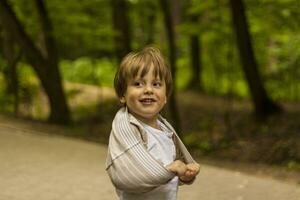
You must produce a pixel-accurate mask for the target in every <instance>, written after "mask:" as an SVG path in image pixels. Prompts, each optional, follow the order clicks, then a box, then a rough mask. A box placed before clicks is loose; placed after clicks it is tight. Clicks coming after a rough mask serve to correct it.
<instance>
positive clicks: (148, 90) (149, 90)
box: [145, 85, 153, 94]
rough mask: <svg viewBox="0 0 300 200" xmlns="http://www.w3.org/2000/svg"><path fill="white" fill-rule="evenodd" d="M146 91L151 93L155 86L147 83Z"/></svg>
mask: <svg viewBox="0 0 300 200" xmlns="http://www.w3.org/2000/svg"><path fill="white" fill-rule="evenodd" d="M145 93H146V94H149V93H153V88H152V86H151V85H146V87H145Z"/></svg>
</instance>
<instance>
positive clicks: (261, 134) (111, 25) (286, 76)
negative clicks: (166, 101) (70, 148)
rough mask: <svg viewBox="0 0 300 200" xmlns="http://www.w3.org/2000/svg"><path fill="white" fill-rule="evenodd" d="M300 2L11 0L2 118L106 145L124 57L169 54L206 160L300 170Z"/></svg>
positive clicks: (180, 121) (183, 127) (174, 112)
mask: <svg viewBox="0 0 300 200" xmlns="http://www.w3.org/2000/svg"><path fill="white" fill-rule="evenodd" d="M299 9H300V3H299V1H297V0H272V1H271V0H244V1H242V0H238V1H234V0H212V1H200V0H187V1H180V0H82V1H75V0H68V1H58V0H52V1H50V0H48V1H46V0H44V1H43V0H5V1H1V2H0V46H1V48H0V112H1V113H2V114H3V115H6V116H14V117H16V118H21V119H27V120H31V121H37V123H54V124H60V125H63V126H65V127H66V128H67V129H71V130H72V132H73V135H71V136H72V137H80V138H84V139H89V140H92V141H96V142H101V143H107V140H108V135H109V131H110V125H111V120H112V119H113V116H114V114H115V112H116V110H117V109H118V108H119V106H120V105H119V104H118V100H117V99H116V98H115V96H114V92H113V78H114V73H115V71H116V69H117V68H118V65H119V62H120V60H121V58H122V57H123V56H124V55H126V54H127V53H128V52H130V51H135V50H140V49H142V48H143V47H145V46H147V45H153V46H156V47H158V48H160V49H161V51H162V52H163V54H164V55H165V57H166V59H167V60H168V62H169V64H170V67H171V69H172V71H173V75H174V78H175V84H176V90H175V93H174V96H172V97H171V100H170V102H171V104H172V105H175V107H172V106H170V107H169V108H168V109H166V111H164V113H165V115H166V116H168V117H169V118H170V121H172V123H173V124H174V126H175V127H176V129H177V130H178V132H179V133H180V135H181V137H183V139H184V141H185V142H186V144H187V145H188V146H189V147H190V148H192V149H193V151H194V153H195V154H196V155H199V156H204V157H205V156H208V157H213V158H218V159H227V160H238V161H244V162H263V163H268V164H276V165H283V166H285V167H287V168H291V169H296V170H299V168H300V139H299V138H300V137H299V136H300V135H299V134H300V123H299V122H300V121H299V120H300V104H299V101H300V81H299V80H300V79H299V77H300V70H299V64H300V50H299V46H300V34H299V33H300V28H299V27H300V26H299V21H300V13H299Z"/></svg>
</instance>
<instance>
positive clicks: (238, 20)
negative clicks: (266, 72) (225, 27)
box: [230, 0, 281, 116]
mask: <svg viewBox="0 0 300 200" xmlns="http://www.w3.org/2000/svg"><path fill="white" fill-rule="evenodd" d="M230 7H231V14H232V21H233V28H234V30H235V34H236V39H237V44H238V49H239V53H240V59H241V63H242V66H243V71H244V74H245V77H246V81H247V83H248V86H249V90H250V93H251V96H252V100H253V103H254V107H255V112H256V113H257V114H258V115H259V116H265V115H269V114H272V113H274V112H278V111H280V110H281V109H280V107H279V106H278V105H277V104H276V103H275V102H273V101H272V100H271V99H270V97H269V96H268V94H267V92H266V90H265V88H264V86H263V83H262V80H261V78H260V75H259V71H258V66H257V63H256V59H255V56H254V52H253V48H252V42H251V35H250V33H249V27H248V22H247V18H246V14H245V8H244V4H243V1H242V0H230Z"/></svg>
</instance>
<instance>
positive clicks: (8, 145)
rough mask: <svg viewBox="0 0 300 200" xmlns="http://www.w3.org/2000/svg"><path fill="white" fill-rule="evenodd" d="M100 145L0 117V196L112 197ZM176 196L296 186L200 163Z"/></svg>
mask: <svg viewBox="0 0 300 200" xmlns="http://www.w3.org/2000/svg"><path fill="white" fill-rule="evenodd" d="M105 156H106V147H105V146H104V145H100V144H95V143H91V142H86V141H81V140H78V139H71V138H66V137H62V136H53V135H52V136H51V135H49V134H46V133H44V132H39V131H35V130H33V129H30V128H24V127H19V126H18V125H15V124H13V123H8V121H6V120H4V121H3V118H1V117H0V200H113V199H117V198H116V196H115V193H114V188H113V187H112V185H111V183H110V180H109V178H108V177H107V175H106V173H105V169H104V163H105ZM178 199H179V200H300V186H299V185H296V184H292V183H286V182H281V181H278V180H274V179H271V178H261V177H256V176H251V175H246V174H243V173H241V172H237V171H230V170H225V169H221V168H217V167H213V166H209V165H203V166H202V171H201V173H200V174H199V177H198V178H197V180H196V182H195V183H194V184H193V185H191V186H182V187H180V190H179V198H178Z"/></svg>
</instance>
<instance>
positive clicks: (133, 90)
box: [121, 67, 167, 123]
mask: <svg viewBox="0 0 300 200" xmlns="http://www.w3.org/2000/svg"><path fill="white" fill-rule="evenodd" d="M153 68H154V67H151V68H150V70H149V72H148V73H147V74H146V75H145V76H144V77H141V76H140V72H139V73H138V75H137V76H136V77H135V78H133V79H132V80H129V81H128V83H127V90H126V92H125V95H124V97H122V98H121V102H124V103H126V105H127V107H128V109H129V111H130V112H131V113H132V114H133V115H134V116H135V117H136V118H137V119H139V120H141V121H143V122H145V123H147V122H150V121H152V120H156V119H157V116H158V113H159V112H160V111H161V109H162V108H163V107H164V105H165V104H166V102H167V97H166V84H165V81H164V80H161V79H160V78H159V76H157V77H155V76H154V73H153ZM152 122H153V121H152Z"/></svg>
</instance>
